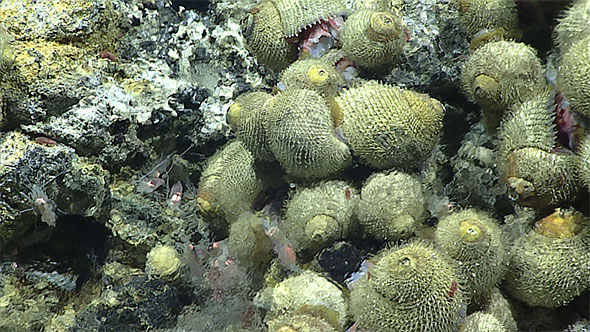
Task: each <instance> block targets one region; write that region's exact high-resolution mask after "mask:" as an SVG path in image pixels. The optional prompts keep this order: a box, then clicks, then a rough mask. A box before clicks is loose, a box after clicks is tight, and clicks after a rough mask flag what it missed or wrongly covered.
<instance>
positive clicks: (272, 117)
mask: <svg viewBox="0 0 590 332" xmlns="http://www.w3.org/2000/svg"><path fill="white" fill-rule="evenodd" d="M267 112H268V113H267V114H268V116H267V119H266V122H265V128H266V132H267V135H268V140H269V146H270V149H271V151H272V152H273V154H274V156H275V158H276V159H277V161H278V162H279V163H280V164H281V167H283V169H284V170H285V172H286V173H287V174H289V175H292V176H295V177H300V178H322V177H326V176H329V175H333V174H335V173H336V172H338V171H340V170H342V169H344V168H345V167H347V166H348V165H349V164H350V163H351V162H352V160H351V156H350V151H349V149H348V146H346V144H344V143H343V142H342V141H340V140H339V139H338V138H337V137H336V135H335V134H334V125H333V120H332V114H331V110H330V108H329V107H328V105H327V104H326V101H325V100H324V98H323V97H322V96H321V95H320V94H318V93H317V92H315V91H312V90H305V89H293V90H288V91H285V92H284V93H281V94H279V95H276V96H274V97H273V99H271V100H270V101H269V102H268V105H267Z"/></svg>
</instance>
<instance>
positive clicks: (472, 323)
mask: <svg viewBox="0 0 590 332" xmlns="http://www.w3.org/2000/svg"><path fill="white" fill-rule="evenodd" d="M508 331H509V330H508V329H506V327H505V326H504V325H503V324H502V322H500V321H499V320H498V318H496V317H495V316H494V315H492V314H489V313H485V312H474V313H472V314H471V315H469V316H467V317H466V318H465V321H464V322H463V324H461V327H460V328H459V332H508Z"/></svg>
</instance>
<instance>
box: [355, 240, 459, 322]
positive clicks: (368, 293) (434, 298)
mask: <svg viewBox="0 0 590 332" xmlns="http://www.w3.org/2000/svg"><path fill="white" fill-rule="evenodd" d="M380 256H381V258H380V259H379V261H377V263H376V264H375V266H374V267H373V268H372V269H371V270H370V271H369V272H368V273H367V274H365V275H364V276H363V277H361V279H360V280H359V281H358V282H357V283H356V284H355V286H354V288H353V289H352V292H351V305H350V307H351V311H352V314H353V315H354V317H355V318H356V320H357V321H358V323H359V328H360V329H361V330H370V331H399V332H405V331H408V332H409V331H412V332H426V331H440V332H451V331H456V328H457V325H456V324H457V323H458V321H459V319H460V310H461V305H462V304H463V302H464V294H463V289H462V286H461V285H460V284H458V283H457V280H458V275H457V272H456V271H455V269H454V268H453V265H452V264H451V263H450V262H449V261H447V260H446V258H444V257H443V255H442V254H440V253H439V252H437V251H436V250H435V249H434V248H432V247H430V246H427V245H425V244H423V243H420V242H412V243H409V244H406V245H404V246H401V247H394V248H392V249H388V250H386V251H385V252H383V253H382V254H381V255H380Z"/></svg>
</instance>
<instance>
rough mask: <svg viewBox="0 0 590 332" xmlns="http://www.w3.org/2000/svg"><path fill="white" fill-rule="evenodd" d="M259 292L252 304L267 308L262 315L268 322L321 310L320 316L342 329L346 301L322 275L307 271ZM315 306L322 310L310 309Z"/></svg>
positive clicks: (340, 292) (344, 320) (337, 289)
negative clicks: (265, 312)
mask: <svg viewBox="0 0 590 332" xmlns="http://www.w3.org/2000/svg"><path fill="white" fill-rule="evenodd" d="M259 294H260V295H259V296H258V297H257V298H256V299H255V303H257V304H258V305H259V306H262V307H264V308H267V309H268V312H267V314H266V317H265V319H266V320H267V321H270V320H272V319H275V318H280V317H285V316H286V315H293V314H295V315H296V314H298V313H301V312H306V313H309V312H313V313H316V314H317V313H320V316H321V317H322V318H324V319H325V320H326V319H327V321H328V322H329V323H330V324H333V325H336V326H338V329H339V330H342V329H343V327H344V323H345V322H346V318H347V317H346V302H345V301H344V298H343V296H342V295H343V294H342V291H341V290H340V289H339V288H338V287H337V286H336V285H334V284H333V283H331V282H330V281H328V280H327V279H325V278H324V277H322V276H320V275H318V274H317V273H314V272H311V271H308V270H305V271H303V272H302V273H301V274H299V275H297V276H292V277H289V278H286V279H285V280H283V281H281V282H280V283H278V284H277V285H276V286H275V287H274V288H267V289H265V290H264V291H263V292H261V293H259ZM314 306H315V307H316V309H320V308H317V307H319V306H322V307H323V308H321V309H323V310H321V309H320V310H313V308H310V307H314ZM286 331H289V330H286ZM295 331H297V330H295ZM320 331H321V330H320ZM328 331H329V330H328Z"/></svg>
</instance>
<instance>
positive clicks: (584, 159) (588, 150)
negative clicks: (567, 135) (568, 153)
mask: <svg viewBox="0 0 590 332" xmlns="http://www.w3.org/2000/svg"><path fill="white" fill-rule="evenodd" d="M578 155H579V158H578V160H577V164H578V166H577V170H578V178H579V179H580V182H582V184H584V185H585V186H586V190H588V191H590V135H586V137H584V139H583V140H582V144H580V148H579V151H578Z"/></svg>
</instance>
